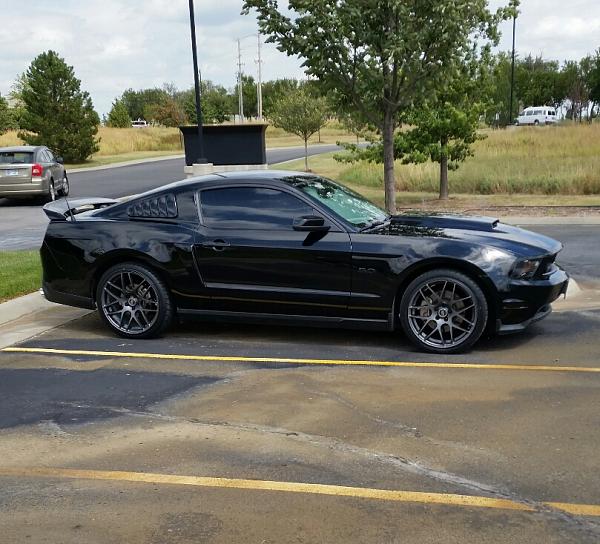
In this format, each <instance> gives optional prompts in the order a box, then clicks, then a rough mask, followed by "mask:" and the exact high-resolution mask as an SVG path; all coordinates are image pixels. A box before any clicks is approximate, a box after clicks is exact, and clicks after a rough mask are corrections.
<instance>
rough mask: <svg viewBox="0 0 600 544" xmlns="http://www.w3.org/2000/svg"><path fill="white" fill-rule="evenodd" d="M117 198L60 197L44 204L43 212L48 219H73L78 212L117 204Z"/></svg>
mask: <svg viewBox="0 0 600 544" xmlns="http://www.w3.org/2000/svg"><path fill="white" fill-rule="evenodd" d="M117 202H118V200H114V199H112V198H102V197H97V198H74V199H70V200H67V199H66V198H61V199H60V200H55V201H54V202H49V203H48V204H46V205H45V206H44V213H45V214H46V215H47V216H48V219H50V221H66V220H67V219H69V218H70V219H71V220H72V221H74V220H75V216H76V215H77V214H78V213H83V212H89V211H91V210H99V209H101V208H106V207H108V206H112V205H113V204H117Z"/></svg>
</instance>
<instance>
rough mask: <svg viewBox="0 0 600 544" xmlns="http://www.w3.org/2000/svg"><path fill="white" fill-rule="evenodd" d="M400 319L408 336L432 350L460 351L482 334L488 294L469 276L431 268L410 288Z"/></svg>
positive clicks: (421, 346) (440, 351)
mask: <svg viewBox="0 0 600 544" xmlns="http://www.w3.org/2000/svg"><path fill="white" fill-rule="evenodd" d="M400 311H401V314H400V320H401V323H402V327H403V329H404V332H405V333H406V334H407V336H408V337H409V338H410V339H411V341H412V342H413V343H415V344H416V345H417V346H418V347H420V348H421V349H424V350H425V351H429V352H433V353H458V352H461V351H465V350H466V349H468V348H469V347H471V346H472V345H473V344H474V343H475V342H477V340H479V338H480V337H481V335H482V333H483V331H484V329H485V327H486V324H487V317H488V307H487V301H486V299H485V295H484V294H483V292H482V291H481V289H480V288H479V286H478V285H477V284H476V283H475V282H474V281H473V280H472V279H471V278H469V277H468V276H465V275H464V274H461V273H459V272H456V271H454V270H440V271H432V272H428V273H425V274H423V275H422V276H419V277H418V278H417V279H416V280H414V281H413V282H412V283H411V284H410V285H409V286H408V288H407V290H406V292H405V294H404V297H403V299H402V303H401V309H400Z"/></svg>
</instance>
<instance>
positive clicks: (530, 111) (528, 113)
mask: <svg viewBox="0 0 600 544" xmlns="http://www.w3.org/2000/svg"><path fill="white" fill-rule="evenodd" d="M525 115H533V111H532V110H529V111H528V112H527V113H526V114H525Z"/></svg>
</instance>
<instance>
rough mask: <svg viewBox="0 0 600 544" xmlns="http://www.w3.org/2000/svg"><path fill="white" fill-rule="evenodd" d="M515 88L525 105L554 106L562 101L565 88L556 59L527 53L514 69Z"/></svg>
mask: <svg viewBox="0 0 600 544" xmlns="http://www.w3.org/2000/svg"><path fill="white" fill-rule="evenodd" d="M515 90H516V93H517V96H518V97H519V99H520V100H521V102H522V103H523V105H524V106H525V107H529V106H554V107H556V108H558V107H559V106H560V105H561V104H562V103H563V101H564V99H565V95H566V93H567V90H566V88H565V86H564V81H563V78H561V75H560V67H559V63H558V62H557V61H548V60H544V59H543V58H542V57H535V58H534V57H532V56H531V55H529V56H528V57H526V58H525V59H522V60H519V61H518V62H517V66H516V69H515Z"/></svg>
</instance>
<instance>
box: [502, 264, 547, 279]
mask: <svg viewBox="0 0 600 544" xmlns="http://www.w3.org/2000/svg"><path fill="white" fill-rule="evenodd" d="M541 263H542V261H541V260H540V259H531V260H527V261H519V262H518V263H517V264H516V265H515V266H514V268H513V270H512V272H511V274H510V275H511V276H512V277H513V278H517V279H519V280H530V279H531V278H533V277H534V276H535V273H536V272H537V271H538V268H539V267H540V264H541Z"/></svg>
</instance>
